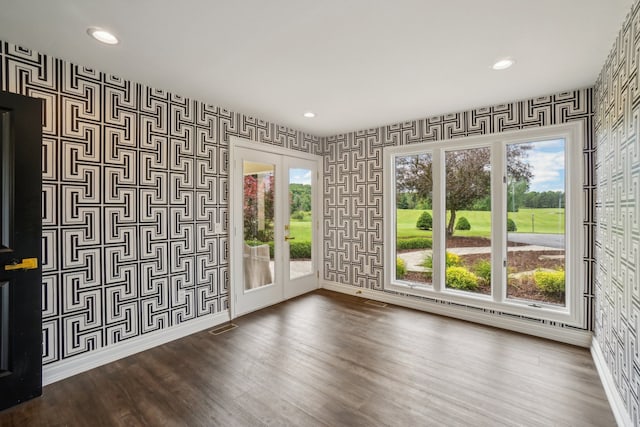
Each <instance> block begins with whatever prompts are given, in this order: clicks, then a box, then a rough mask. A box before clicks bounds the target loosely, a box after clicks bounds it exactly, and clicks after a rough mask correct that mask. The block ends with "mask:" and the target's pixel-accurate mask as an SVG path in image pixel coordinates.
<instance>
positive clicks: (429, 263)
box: [422, 252, 461, 268]
mask: <svg viewBox="0 0 640 427" xmlns="http://www.w3.org/2000/svg"><path fill="white" fill-rule="evenodd" d="M445 255H446V259H445V262H444V263H445V264H446V266H447V268H448V267H457V266H459V265H460V262H461V261H460V257H459V256H458V255H456V254H454V253H451V252H445ZM422 266H423V267H427V268H433V257H432V256H431V255H429V256H428V257H426V258H425V259H424V261H423V262H422Z"/></svg>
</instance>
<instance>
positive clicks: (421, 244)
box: [396, 237, 432, 250]
mask: <svg viewBox="0 0 640 427" xmlns="http://www.w3.org/2000/svg"><path fill="white" fill-rule="evenodd" d="M431 243H432V241H431V239H427V238H426V237H411V238H409V239H398V240H397V241H396V250H400V249H429V248H431Z"/></svg>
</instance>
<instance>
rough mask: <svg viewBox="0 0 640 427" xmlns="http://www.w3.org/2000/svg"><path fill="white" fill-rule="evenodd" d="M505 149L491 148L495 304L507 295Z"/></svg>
mask: <svg viewBox="0 0 640 427" xmlns="http://www.w3.org/2000/svg"><path fill="white" fill-rule="evenodd" d="M505 147H506V146H505V144H502V143H497V144H494V145H493V146H492V147H491V253H492V256H491V266H492V273H491V296H492V299H493V301H495V302H503V301H504V300H505V298H506V295H507V290H506V286H507V271H506V266H505V262H506V259H507V246H506V245H507V239H506V232H505V231H506V223H507V220H506V218H505V217H506V210H507V209H506V204H505V191H506V190H505V189H506V184H505V177H506V149H505Z"/></svg>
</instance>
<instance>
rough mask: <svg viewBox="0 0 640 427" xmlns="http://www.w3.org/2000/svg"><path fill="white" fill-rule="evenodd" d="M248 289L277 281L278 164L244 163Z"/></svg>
mask: <svg viewBox="0 0 640 427" xmlns="http://www.w3.org/2000/svg"><path fill="white" fill-rule="evenodd" d="M242 181H243V191H242V195H243V199H242V200H243V202H242V204H243V210H242V211H243V212H242V213H243V235H244V247H243V254H242V255H243V271H244V288H245V290H249V289H255V288H259V287H261V286H267V285H271V284H273V277H274V274H275V270H274V266H275V263H274V259H275V258H274V255H275V254H274V252H275V247H274V227H275V211H274V207H275V205H274V196H275V193H276V177H275V165H273V164H268V163H257V162H251V161H247V160H245V161H243V162H242Z"/></svg>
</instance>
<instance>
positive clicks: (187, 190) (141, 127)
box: [0, 42, 321, 365]
mask: <svg viewBox="0 0 640 427" xmlns="http://www.w3.org/2000/svg"><path fill="white" fill-rule="evenodd" d="M0 60H1V65H0V81H1V84H2V86H1V89H2V90H5V91H9V92H13V93H18V94H23V95H27V96H31V97H35V98H41V99H43V100H44V105H45V109H44V117H43V145H42V149H43V164H42V174H43V191H42V197H43V213H42V215H43V242H42V245H43V248H42V269H43V283H42V292H43V341H44V348H43V363H44V364H45V365H46V364H51V363H54V362H56V361H60V360H63V359H68V358H70V357H73V356H75V355H78V354H82V353H86V352H90V351H94V350H97V349H100V348H103V347H106V346H109V345H112V344H114V343H117V342H121V341H124V340H127V339H130V338H133V337H137V336H141V335H144V334H145V333H148V332H151V331H157V330H162V329H164V328H168V327H170V326H174V325H177V324H181V323H184V322H188V321H189V320H192V319H196V318H198V317H201V316H206V315H209V314H212V313H219V312H221V311H223V310H226V309H227V308H228V298H229V238H228V230H227V226H228V218H229V215H230V213H229V197H228V196H229V194H228V192H229V158H228V157H229V136H230V135H236V136H240V137H243V138H248V139H251V140H256V141H259V142H261V143H266V144H272V145H276V146H280V147H286V148H290V149H294V150H300V151H305V152H311V153H315V154H320V149H321V144H320V139H319V138H317V137H314V136H311V135H308V134H303V133H301V132H297V131H295V130H292V129H289V128H286V127H282V126H278V125H275V124H273V123H268V122H265V121H262V120H258V119H255V118H253V117H248V116H244V115H242V114H239V113H234V112H231V111H227V110H224V109H222V108H218V107H215V106H211V105H207V104H204V103H201V102H197V101H194V100H190V99H187V98H183V97H180V96H177V95H175V94H171V93H168V92H165V91H162V90H157V89H153V88H150V87H147V86H145V85H142V84H137V83H133V82H130V81H127V80H123V79H121V78H119V77H115V76H112V75H108V74H105V73H101V72H98V71H96V70H93V69H90V68H86V67H81V66H77V65H73V64H70V63H68V62H66V61H63V60H59V59H55V58H51V57H49V56H47V55H44V54H40V53H38V52H35V51H32V50H28V49H24V48H21V47H18V46H16V45H13V44H11V43H6V42H0ZM216 222H219V223H222V224H223V227H224V232H223V233H222V234H217V235H216V234H215V233H214V230H215V227H214V225H215V223H216Z"/></svg>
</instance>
